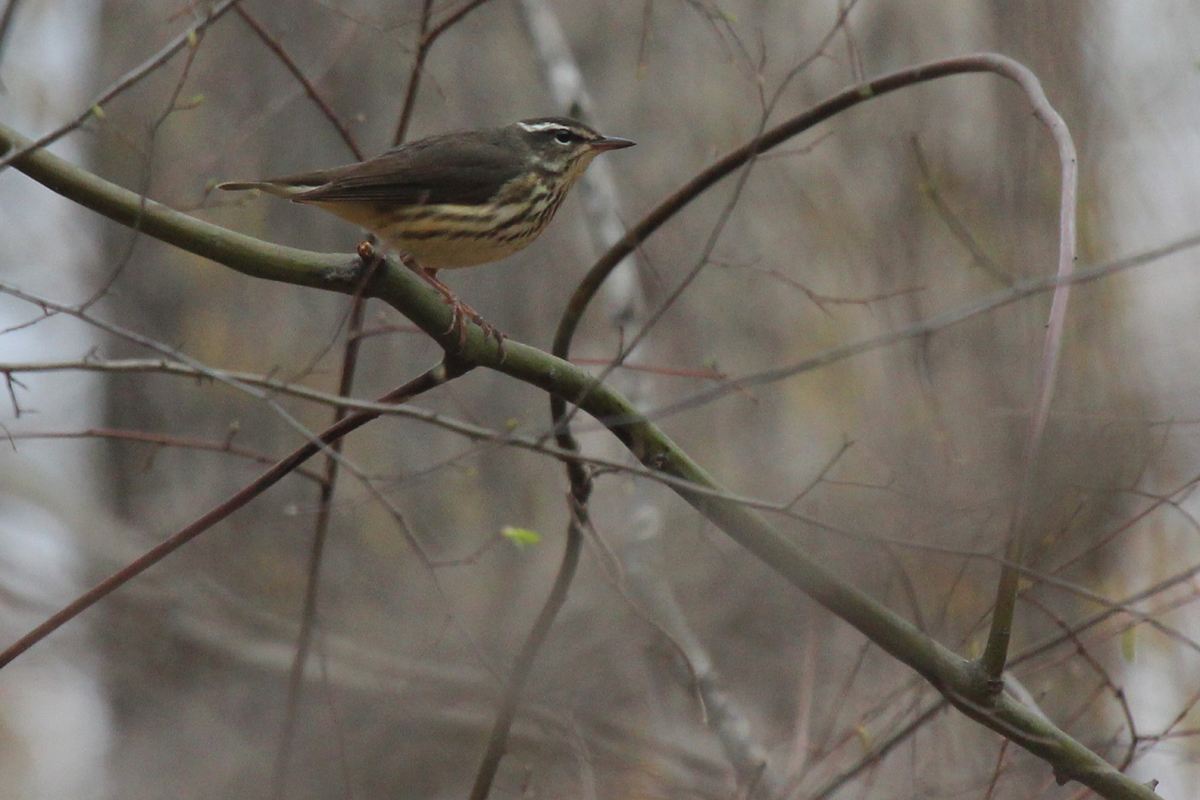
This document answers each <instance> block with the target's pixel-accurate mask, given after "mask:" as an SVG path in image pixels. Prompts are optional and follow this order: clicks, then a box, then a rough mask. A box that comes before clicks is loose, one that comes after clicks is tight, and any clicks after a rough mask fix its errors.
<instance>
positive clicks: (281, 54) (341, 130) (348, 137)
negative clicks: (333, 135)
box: [234, 3, 363, 161]
mask: <svg viewBox="0 0 1200 800" xmlns="http://www.w3.org/2000/svg"><path fill="white" fill-rule="evenodd" d="M234 10H236V11H237V13H238V16H239V17H241V18H242V21H243V22H245V23H246V24H247V25H248V26H249V27H250V30H252V31H254V35H255V36H257V37H258V38H259V41H261V42H262V43H263V44H265V45H266V46H267V48H268V49H270V51H271V52H272V53H274V54H275V57H276V58H278V59H279V63H281V64H283V66H284V69H286V70H287V71H288V72H290V73H292V77H294V78H295V79H296V81H297V83H299V84H300V86H301V87H302V88H303V89H304V93H305V94H306V95H308V97H309V99H310V100H312V101H313V104H314V105H316V107H317V109H318V110H319V111H320V112H321V113H322V114H323V115H324V116H325V119H327V120H328V121H329V124H330V125H332V126H333V128H334V130H336V131H337V132H338V135H339V136H341V137H342V141H343V142H345V144H346V147H347V148H349V150H350V152H351V153H353V154H354V157H355V158H356V159H358V160H359V161H362V160H363V154H362V151H361V150H359V149H358V144H357V143H356V142H355V141H354V134H352V133H351V132H350V128H349V127H348V126H347V125H346V123H344V122H342V120H341V118H340V117H338V115H337V114H335V113H334V111H333V109H332V108H331V107H330V106H329V103H327V102H325V98H323V97H321V94H320V92H318V91H317V87H315V86H313V84H312V81H310V80H309V79H308V78H307V77H306V76H305V74H304V73H303V72H302V71H301V69H300V67H299V65H297V64H296V62H295V61H294V60H293V59H292V57H291V56H290V55H288V52H287V50H285V49H284V47H283V44H281V43H280V42H279V40H278V39H276V38H275V37H274V36H272V35H271V34H270V33H268V32H267V30H266V28H264V27H263V26H262V24H261V23H260V22H259V21H258V20H257V19H255V18H254V16H253V15H252V14H251V13H250V12H249V11H247V10H246V7H245V5H243V4H242V3H238V4H237V5H236V6H234Z"/></svg>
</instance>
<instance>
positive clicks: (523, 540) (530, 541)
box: [500, 525, 542, 547]
mask: <svg viewBox="0 0 1200 800" xmlns="http://www.w3.org/2000/svg"><path fill="white" fill-rule="evenodd" d="M500 535H501V536H503V537H504V538H505V539H508V540H509V541H510V542H512V543H513V544H515V545H516V546H517V547H525V546H527V545H534V544H540V543H541V541H542V537H541V535H540V534H539V533H538V532H537V531H531V530H529V529H528V528H515V527H513V526H512V525H505V526H504V527H503V528H501V529H500Z"/></svg>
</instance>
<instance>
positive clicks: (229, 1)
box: [0, 0, 238, 170]
mask: <svg viewBox="0 0 1200 800" xmlns="http://www.w3.org/2000/svg"><path fill="white" fill-rule="evenodd" d="M237 2H238V0H221V2H219V3H217V4H216V5H215V6H213V7H212V8H211V9H210V10H209V11H208V13H207V14H206V15H205V16H204V19H202V20H200V21H199V22H197V23H196V24H195V25H193V26H192V27H190V28H188V29H187V30H186V31H184V32H183V33H181V34H179V35H178V36H176V37H175V38H174V39H172V40H171V41H170V42H169V43H168V44H167V45H166V47H164V48H162V49H161V50H159V51H158V52H157V53H155V54H154V55H152V56H151V57H150V58H148V59H146V60H145V61H143V62H142V63H141V64H139V65H138V66H137V67H134V68H133V69H132V70H130V71H129V72H126V73H125V74H124V75H123V76H121V78H120V79H119V80H118V81H117V82H116V83H114V84H113V85H112V86H110V87H108V88H107V89H105V90H104V91H103V92H101V93H100V94H99V95H98V96H97V97H96V99H95V100H93V101H92V102H91V104H90V105H89V106H88V107H87V109H86V110H84V111H82V112H80V113H79V114H78V115H76V116H75V118H74V119H72V120H71V121H70V122H67V123H66V124H65V125H62V126H60V127H58V128H55V129H54V130H53V131H51V132H50V133H47V134H46V135H45V136H43V137H41V138H40V139H37V140H36V141H32V142H29V143H28V144H25V145H23V146H21V147H17V148H14V149H13V150H12V151H11V152H9V153H8V154H7V155H5V156H3V157H0V170H3V169H5V168H6V167H8V166H9V165H10V164H12V163H13V162H14V161H16V160H17V159H18V158H20V157H21V156H23V155H25V154H26V153H29V152H31V151H33V150H37V149H38V148H41V147H46V146H47V145H50V144H53V143H54V142H57V141H58V140H59V139H61V138H62V137H64V136H66V135H67V134H68V133H71V132H72V131H75V130H78V129H79V128H81V127H82V126H83V124H84V123H85V122H87V121H88V120H89V119H91V118H92V117H96V116H101V115H102V114H103V111H102V110H101V109H103V108H104V106H105V104H107V103H108V102H109V101H110V100H112V99H113V98H114V97H116V96H117V95H119V94H121V93H122V92H124V91H125V90H127V89H129V88H130V87H131V86H134V85H135V84H137V83H138V82H139V81H141V80H142V79H143V78H145V77H146V76H147V75H149V74H150V73H152V72H154V71H155V70H156V69H158V68H159V67H161V66H162V65H163V64H165V63H167V62H168V61H170V60H171V58H172V57H173V56H174V55H175V54H176V53H178V52H179V51H180V50H182V49H183V48H185V47H188V46H189V45H191V44H192V43H193V42H194V41H195V39H196V37H197V36H198V35H199V34H200V33H201V32H203V31H204V29H205V28H207V27H208V26H209V25H211V24H212V23H214V22H216V21H217V20H218V19H220V18H221V16H222V15H223V14H224V13H225V12H226V11H228V10H229V9H230V8H232V7H233V6H234V5H235V4H236V3H237Z"/></svg>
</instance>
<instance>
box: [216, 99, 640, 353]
mask: <svg viewBox="0 0 1200 800" xmlns="http://www.w3.org/2000/svg"><path fill="white" fill-rule="evenodd" d="M632 144H633V142H631V141H629V140H628V139H618V138H615V137H610V136H603V135H601V134H600V133H598V132H596V131H595V130H593V129H592V128H590V127H588V126H587V125H584V124H583V123H581V122H576V121H574V120H570V119H565V118H562V117H543V118H539V119H527V120H522V121H521V122H514V123H512V124H511V125H506V126H504V127H502V128H489V129H486V130H477V131H463V132H458V133H444V134H439V135H437V136H430V137H428V138H426V139H420V140H417V141H414V142H410V143H408V144H403V145H400V146H399V147H396V148H394V149H392V150H389V151H388V152H386V153H384V154H382V155H380V156H376V157H375V158H372V159H369V160H367V161H363V162H360V163H358V164H351V165H349V166H345V167H334V168H333V169H327V170H321V171H319V172H309V173H306V174H303V175H289V176H287V177H283V178H274V179H270V180H263V181H248V182H243V183H222V184H220V185H219V186H218V187H217V188H218V189H230V190H239V189H261V190H262V191H264V192H269V193H270V194H274V195H278V196H280V197H286V198H288V199H290V200H291V201H292V202H295V203H307V204H309V205H314V206H317V207H318V208H323V209H325V210H326V211H329V212H331V213H333V214H336V215H337V216H339V217H341V218H342V219H344V220H347V221H349V222H353V223H355V224H356V225H359V226H360V227H363V228H366V229H367V230H369V231H371V232H373V233H375V234H376V235H377V236H379V238H380V239H381V240H383V242H384V243H385V244H387V245H389V246H391V247H394V248H395V249H397V250H398V251H400V253H401V257H402V258H403V259H404V261H405V263H406V264H408V266H410V267H412V268H414V269H415V270H416V271H417V272H418V274H420V275H422V276H423V277H425V279H426V280H428V281H429V282H430V283H431V284H432V285H433V286H434V287H435V288H437V289H438V291H439V292H441V293H442V294H443V295H444V296H445V297H446V299H447V302H449V303H451V305H452V306H453V308H454V311H455V326H459V325H462V320H463V318H464V317H469V318H471V319H472V320H474V321H475V322H476V323H477V324H479V325H480V327H482V328H484V330H485V331H486V332H488V333H491V334H495V329H494V328H493V327H492V326H490V325H488V324H487V323H486V322H484V321H483V320H482V319H481V318H480V317H479V315H478V314H477V313H475V312H474V311H473V310H472V309H471V308H470V307H469V306H466V305H465V304H463V303H462V302H461V301H459V300H458V299H457V298H456V297H455V296H454V294H453V293H452V292H451V291H450V290H449V289H448V288H447V287H446V286H445V284H443V283H442V282H441V281H440V280H438V279H437V277H436V273H437V271H438V270H441V269H456V268H459V267H470V266H473V265H475V264H484V263H487V262H489V261H497V260H499V259H501V258H504V257H506V256H510V255H512V254H513V253H515V252H517V251H518V250H520V249H522V248H523V247H525V246H526V245H528V244H529V243H530V242H532V241H533V240H534V239H536V238H537V237H538V235H539V234H540V233H541V232H542V231H543V230H544V229H545V227H546V225H547V224H548V223H549V222H550V219H551V218H552V217H553V216H554V213H555V212H556V211H558V207H559V205H561V204H562V201H563V198H564V197H565V196H566V194H567V191H568V190H570V188H571V187H572V186H573V185H574V184H575V181H576V180H578V178H579V176H580V175H582V174H583V171H584V170H585V169H587V166H588V164H590V163H591V161H592V159H593V158H595V157H596V156H597V155H599V154H600V153H603V152H604V151H606V150H616V149H618V148H622V147H629V146H631V145H632ZM460 331H462V333H463V335H465V329H463V328H460ZM497 338H499V337H497ZM501 344H503V342H502V341H501Z"/></svg>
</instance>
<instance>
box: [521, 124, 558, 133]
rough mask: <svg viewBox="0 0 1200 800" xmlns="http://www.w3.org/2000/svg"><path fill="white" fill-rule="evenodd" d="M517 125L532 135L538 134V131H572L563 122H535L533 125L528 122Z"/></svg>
mask: <svg viewBox="0 0 1200 800" xmlns="http://www.w3.org/2000/svg"><path fill="white" fill-rule="evenodd" d="M517 124H518V125H520V126H521V127H522V128H524V129H525V130H527V131H529V132H530V133H537V132H538V131H566V130H570V128H568V127H567V126H566V125H563V124H562V123H561V122H534V123H532V124H530V123H528V122H518V123H517Z"/></svg>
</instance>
